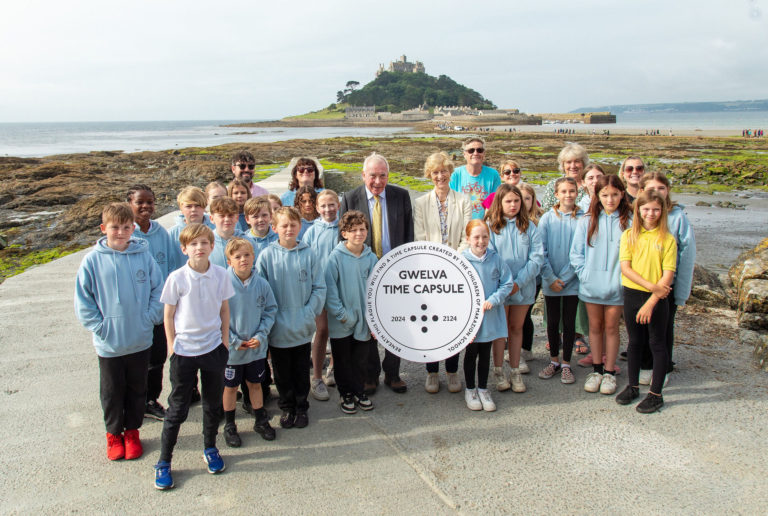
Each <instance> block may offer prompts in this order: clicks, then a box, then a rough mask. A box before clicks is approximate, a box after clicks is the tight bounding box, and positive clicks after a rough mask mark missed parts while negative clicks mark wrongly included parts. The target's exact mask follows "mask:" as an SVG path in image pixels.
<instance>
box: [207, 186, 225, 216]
mask: <svg viewBox="0 0 768 516" xmlns="http://www.w3.org/2000/svg"><path fill="white" fill-rule="evenodd" d="M228 196H229V195H228V194H227V187H226V186H224V185H223V184H221V183H219V182H218V181H211V182H210V183H208V184H207V185H205V197H206V199H207V200H208V204H207V206H210V205H211V203H212V202H213V201H215V200H216V199H218V198H219V197H228ZM206 209H207V208H206Z"/></svg>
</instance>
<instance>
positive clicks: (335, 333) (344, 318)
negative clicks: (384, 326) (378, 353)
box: [325, 242, 378, 342]
mask: <svg viewBox="0 0 768 516" xmlns="http://www.w3.org/2000/svg"><path fill="white" fill-rule="evenodd" d="M377 262H378V259H377V258H376V255H375V254H373V252H372V251H371V248H370V247H368V246H365V247H364V248H363V252H362V253H361V254H360V256H355V255H354V254H352V252H351V251H350V250H349V249H347V246H346V245H345V243H344V242H339V243H338V244H337V245H336V248H335V249H334V250H333V251H332V252H331V254H330V256H329V257H328V260H327V262H326V268H325V285H326V287H327V292H326V297H325V307H326V309H327V310H328V332H329V334H330V336H331V338H333V339H341V338H344V337H348V336H349V335H352V336H353V337H354V339H355V340H359V341H362V342H365V341H367V340H370V339H371V330H369V329H368V321H367V320H366V319H365V296H366V292H367V290H368V276H369V275H370V274H371V271H372V270H373V268H374V267H376V263H377Z"/></svg>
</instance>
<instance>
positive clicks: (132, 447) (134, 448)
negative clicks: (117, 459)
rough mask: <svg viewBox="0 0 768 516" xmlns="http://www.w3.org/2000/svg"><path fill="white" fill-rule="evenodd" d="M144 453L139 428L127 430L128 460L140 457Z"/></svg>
mask: <svg viewBox="0 0 768 516" xmlns="http://www.w3.org/2000/svg"><path fill="white" fill-rule="evenodd" d="M142 453H144V448H143V447H142V446H141V441H140V440H139V431H138V430H126V431H125V458H126V460H131V459H138V458H139V457H141V454H142Z"/></svg>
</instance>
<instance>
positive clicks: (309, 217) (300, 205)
mask: <svg viewBox="0 0 768 516" xmlns="http://www.w3.org/2000/svg"><path fill="white" fill-rule="evenodd" d="M293 207H294V208H296V209H297V210H298V211H299V214H300V215H301V230H300V231H299V238H298V239H299V240H301V239H302V238H303V237H304V233H306V232H307V230H308V229H309V228H310V227H312V224H313V223H314V222H315V219H317V218H318V217H319V216H320V214H319V213H318V212H317V192H316V191H315V189H314V188H312V187H311V186H300V187H299V189H298V190H296V197H295V198H294V200H293Z"/></svg>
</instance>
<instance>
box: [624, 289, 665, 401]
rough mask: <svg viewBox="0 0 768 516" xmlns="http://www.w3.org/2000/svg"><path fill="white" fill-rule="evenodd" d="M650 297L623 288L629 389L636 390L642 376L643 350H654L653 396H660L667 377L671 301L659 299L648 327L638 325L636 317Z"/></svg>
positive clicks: (641, 292)
mask: <svg viewBox="0 0 768 516" xmlns="http://www.w3.org/2000/svg"><path fill="white" fill-rule="evenodd" d="M649 297H651V293H650V292H644V291H642V290H635V289H633V288H627V287H624V324H626V326H627V334H628V335H629V345H628V346H627V360H628V364H627V369H628V370H629V385H632V386H637V384H638V383H639V376H640V361H641V360H642V354H643V347H645V346H648V347H650V348H651V354H652V355H653V381H652V382H651V392H653V393H655V394H661V389H662V387H663V386H664V377H665V376H666V374H667V365H668V363H669V354H668V352H667V319H668V318H669V306H668V303H669V297H666V298H665V299H659V302H658V303H656V306H655V307H654V308H653V313H652V314H651V321H650V322H649V323H648V324H638V323H637V322H636V321H635V316H637V312H638V311H639V310H640V307H642V306H643V304H644V303H645V302H646V301H647V300H648V298H649Z"/></svg>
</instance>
